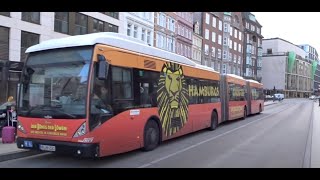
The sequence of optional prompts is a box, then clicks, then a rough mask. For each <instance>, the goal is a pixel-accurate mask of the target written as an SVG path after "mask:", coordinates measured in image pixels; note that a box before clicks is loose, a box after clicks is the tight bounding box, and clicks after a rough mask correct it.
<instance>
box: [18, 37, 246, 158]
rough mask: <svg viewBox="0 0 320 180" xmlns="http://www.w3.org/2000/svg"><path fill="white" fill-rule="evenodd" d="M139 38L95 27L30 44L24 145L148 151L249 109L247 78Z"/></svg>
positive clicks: (21, 125)
mask: <svg viewBox="0 0 320 180" xmlns="http://www.w3.org/2000/svg"><path fill="white" fill-rule="evenodd" d="M137 41H138V40H136V39H133V38H130V37H127V36H125V35H121V34H117V33H94V34H87V35H79V36H72V37H67V38H62V39H55V40H49V41H45V42H42V43H40V44H38V45H35V46H32V47H30V48H28V49H27V51H26V52H27V53H29V54H28V58H27V60H26V63H25V65H24V69H23V72H22V78H21V85H20V86H19V99H18V133H17V135H18V138H17V146H18V148H22V149H35V150H41V151H50V152H64V153H70V154H74V155H78V156H83V157H103V156H108V155H112V154H118V153H123V152H128V151H131V150H134V149H139V148H142V149H144V150H146V151H149V150H153V149H154V148H156V147H157V146H158V145H159V144H160V143H161V142H162V141H165V140H168V139H172V138H175V137H178V136H182V135H185V134H188V133H191V132H194V131H198V130H201V129H205V128H208V129H209V130H214V129H215V128H216V127H217V126H218V124H220V123H221V122H223V121H226V120H232V119H237V118H241V117H245V116H246V113H245V112H246V108H248V104H247V101H245V100H244V99H246V98H245V97H244V96H246V92H247V90H246V88H245V87H246V80H244V79H242V78H241V77H240V78H239V77H237V76H234V75H220V73H218V72H216V71H214V70H213V69H212V68H209V67H205V66H202V65H198V64H196V63H194V62H193V61H191V60H189V59H187V58H185V57H183V56H180V55H177V54H174V53H170V52H167V51H164V50H160V49H157V48H154V47H151V46H148V45H145V44H144V42H137ZM226 113H227V114H226Z"/></svg>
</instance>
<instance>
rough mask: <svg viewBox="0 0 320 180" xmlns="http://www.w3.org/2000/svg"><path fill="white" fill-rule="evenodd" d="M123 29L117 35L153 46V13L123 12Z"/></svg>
mask: <svg viewBox="0 0 320 180" xmlns="http://www.w3.org/2000/svg"><path fill="white" fill-rule="evenodd" d="M122 24H123V27H124V29H120V31H119V33H122V34H126V35H127V36H131V37H134V38H137V39H139V40H142V41H144V42H146V43H147V44H149V45H151V46H153V35H154V12H123V22H122Z"/></svg>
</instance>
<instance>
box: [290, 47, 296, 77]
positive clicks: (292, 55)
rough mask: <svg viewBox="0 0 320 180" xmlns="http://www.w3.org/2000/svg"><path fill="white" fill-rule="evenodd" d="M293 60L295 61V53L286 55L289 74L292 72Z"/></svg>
mask: <svg viewBox="0 0 320 180" xmlns="http://www.w3.org/2000/svg"><path fill="white" fill-rule="evenodd" d="M295 60H296V53H294V52H293V51H290V52H289V55H288V72H290V73H291V72H292V69H293V65H294V62H295Z"/></svg>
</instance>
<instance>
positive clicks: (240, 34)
mask: <svg viewBox="0 0 320 180" xmlns="http://www.w3.org/2000/svg"><path fill="white" fill-rule="evenodd" d="M241 36H242V33H241V31H239V40H240V41H241V39H242V37H241Z"/></svg>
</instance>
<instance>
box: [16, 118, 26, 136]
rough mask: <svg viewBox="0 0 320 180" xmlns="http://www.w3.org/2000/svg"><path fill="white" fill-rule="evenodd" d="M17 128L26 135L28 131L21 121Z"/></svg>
mask: <svg viewBox="0 0 320 180" xmlns="http://www.w3.org/2000/svg"><path fill="white" fill-rule="evenodd" d="M17 128H18V130H19V131H21V132H23V133H24V134H25V133H26V131H25V130H24V127H23V126H22V124H21V123H20V122H19V121H18V122H17Z"/></svg>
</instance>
